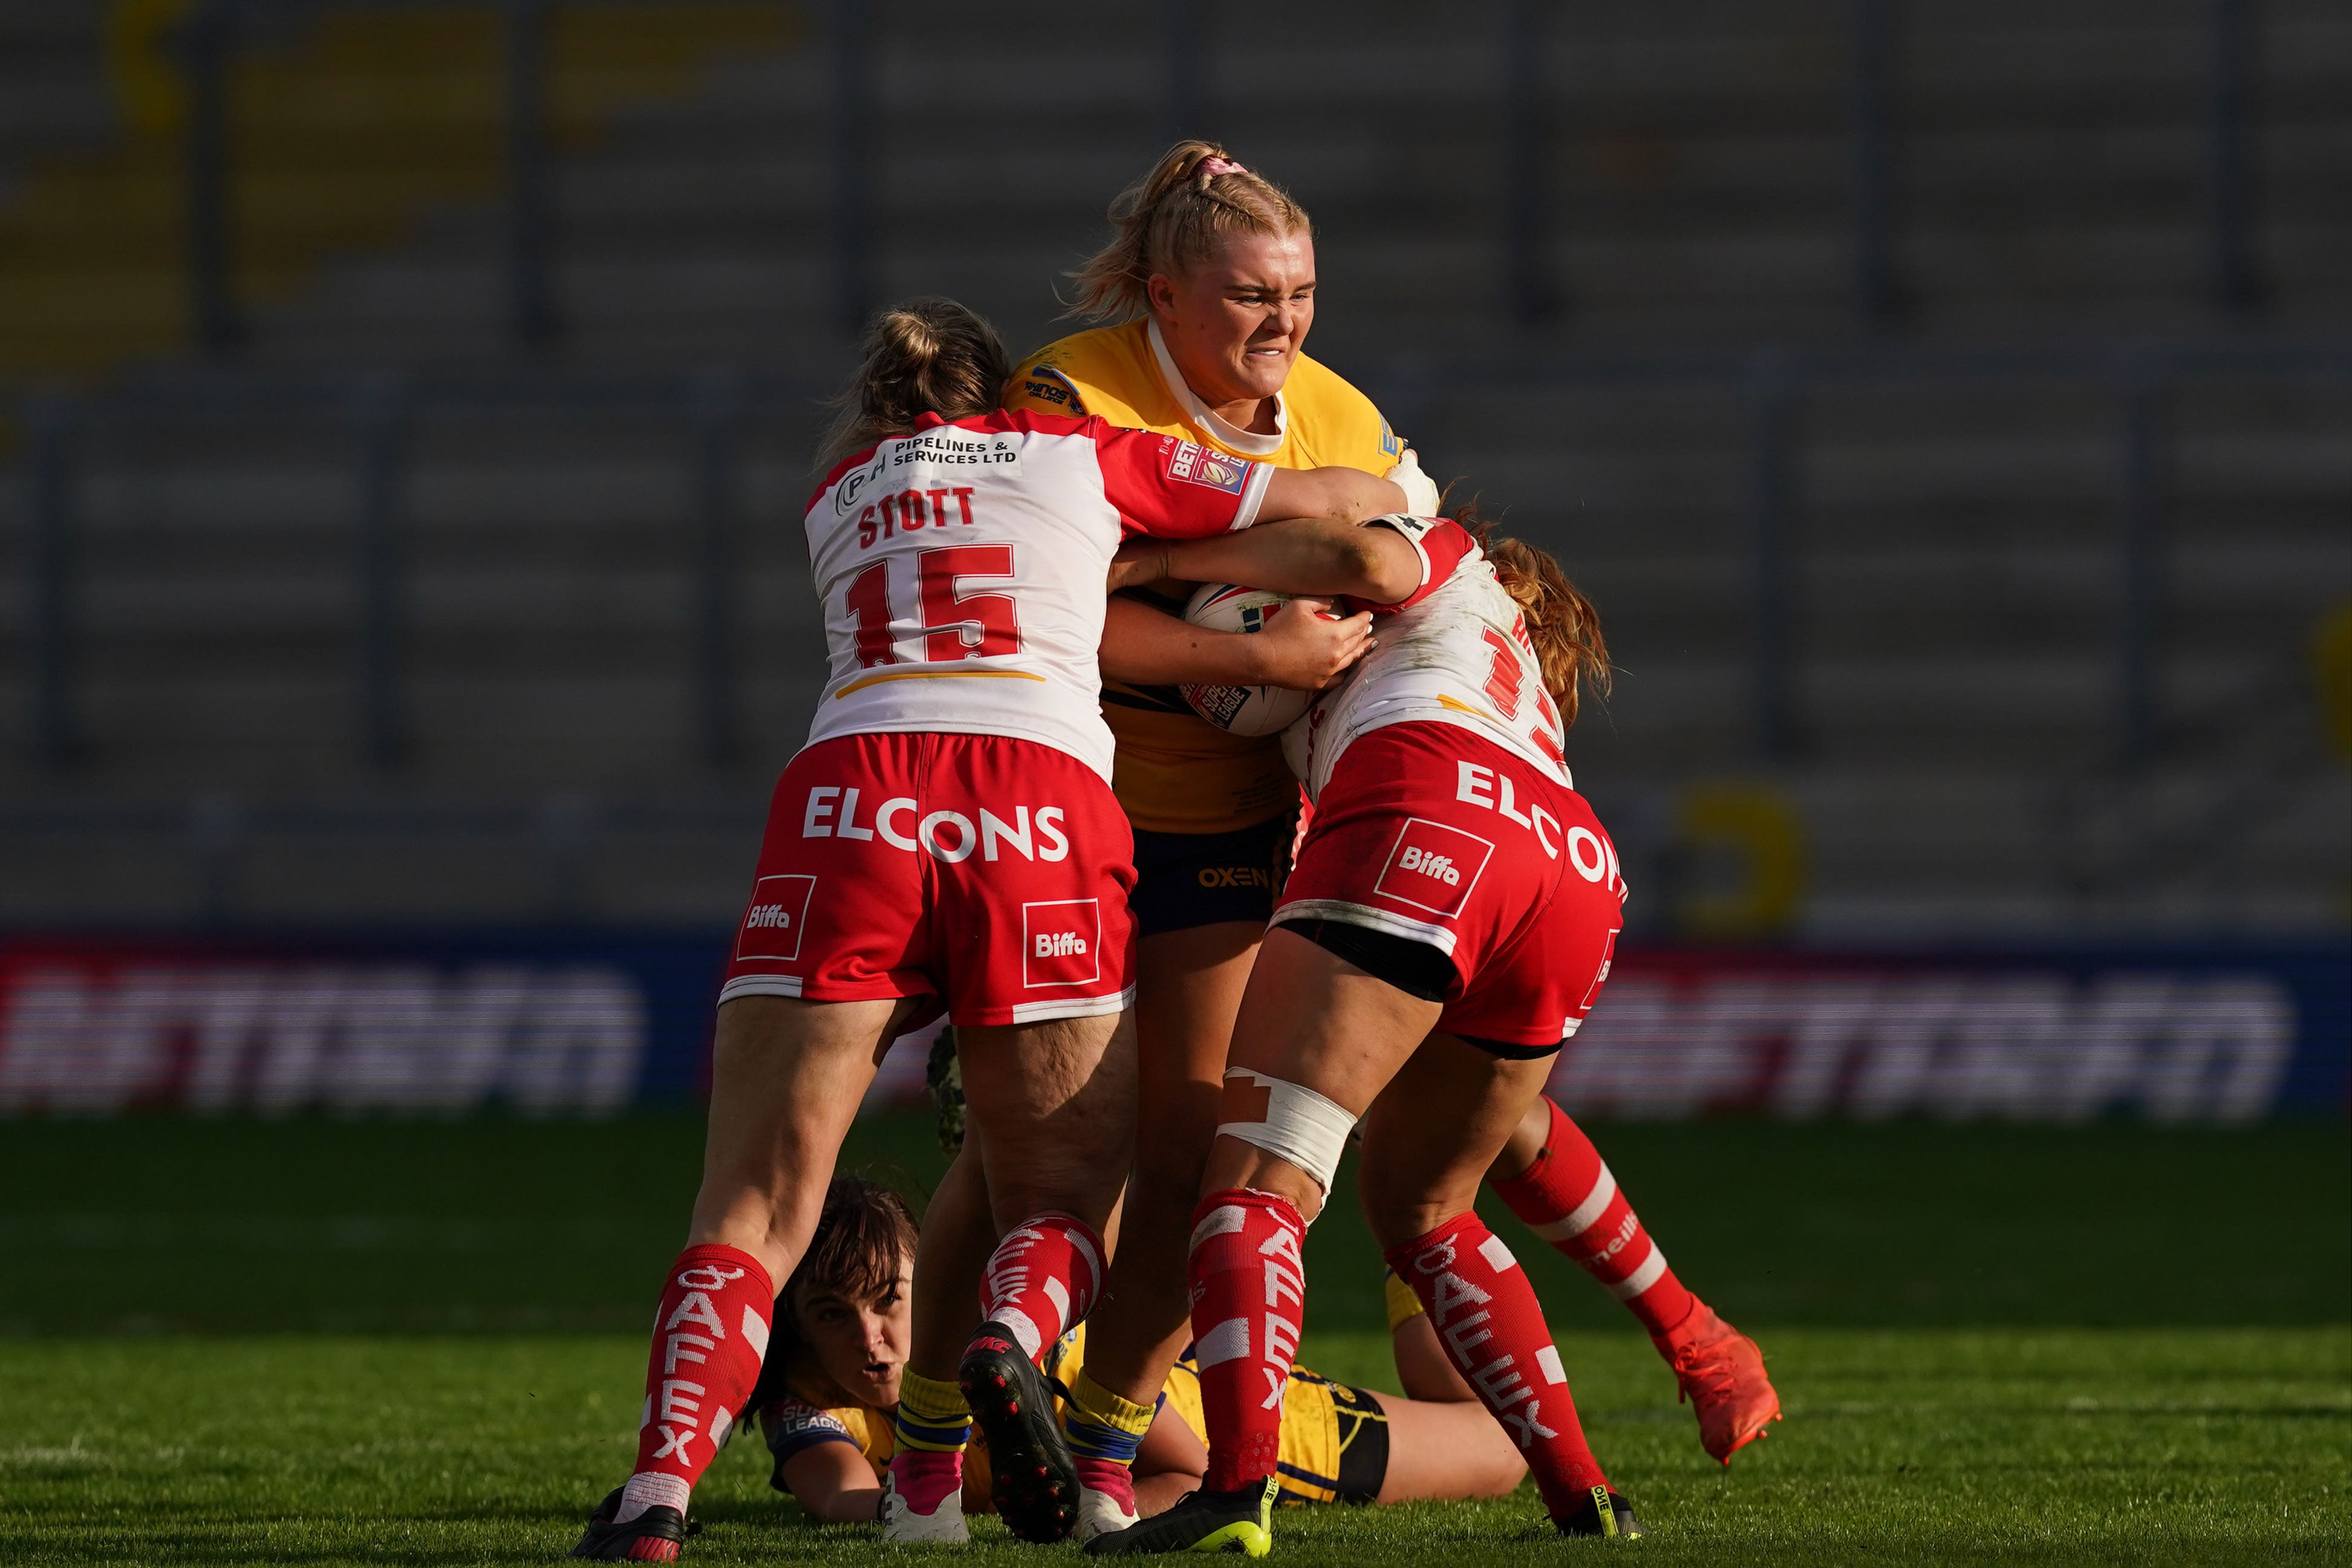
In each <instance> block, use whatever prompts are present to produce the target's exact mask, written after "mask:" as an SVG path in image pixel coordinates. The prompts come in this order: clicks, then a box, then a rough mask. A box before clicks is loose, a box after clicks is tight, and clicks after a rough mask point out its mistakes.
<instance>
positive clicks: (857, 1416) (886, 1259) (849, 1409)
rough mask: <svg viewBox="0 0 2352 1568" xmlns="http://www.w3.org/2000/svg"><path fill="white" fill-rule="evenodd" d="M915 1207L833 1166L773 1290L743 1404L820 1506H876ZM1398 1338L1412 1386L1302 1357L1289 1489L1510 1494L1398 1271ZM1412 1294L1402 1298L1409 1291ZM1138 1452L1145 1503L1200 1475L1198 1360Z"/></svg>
mask: <svg viewBox="0 0 2352 1568" xmlns="http://www.w3.org/2000/svg"><path fill="white" fill-rule="evenodd" d="M914 1261H915V1220H914V1216H913V1214H912V1213H911V1212H910V1211H909V1210H908V1207H907V1204H906V1200H905V1199H903V1198H901V1197H899V1196H898V1194H897V1193H894V1192H892V1191H890V1190H889V1189H888V1188H887V1187H884V1186H878V1185H877V1184H876V1183H873V1182H870V1181H866V1180H862V1179H860V1178H859V1177H856V1176H836V1177H835V1178H834V1181H833V1185H832V1186H830V1187H829V1188H828V1189H827V1191H826V1193H825V1200H824V1214H823V1216H822V1218H820V1219H819V1220H818V1222H817V1228H816V1234H815V1235H814V1236H813V1237H812V1238H810V1240H809V1245H808V1250H807V1252H806V1253H805V1254H804V1255H803V1258H802V1260H801V1262H800V1265H799V1266H798V1267H797V1268H796V1269H794V1270H793V1276H792V1278H791V1279H790V1280H789V1281H786V1282H785V1285H784V1289H783V1291H782V1293H781V1294H780V1295H778V1296H777V1298H776V1303H775V1332H774V1336H773V1337H772V1339H771V1340H770V1342H769V1348H768V1356H767V1361H766V1364H765V1365H764V1366H763V1367H762V1368H761V1374H760V1382H759V1386H758V1388H757V1389H756V1390H755V1391H754V1392H753V1394H752V1396H751V1403H750V1404H749V1405H748V1406H746V1407H745V1410H744V1416H745V1418H746V1419H747V1420H749V1419H753V1418H756V1420H757V1423H758V1426H759V1429H760V1431H761V1434H762V1435H763V1436H764V1437H765V1438H766V1440H767V1445H768V1449H769V1452H770V1454H771V1455H772V1457H773V1459H774V1469H772V1471H771V1473H770V1477H769V1479H770V1482H771V1484H772V1485H773V1486H774V1487H775V1489H776V1490H778V1491H781V1492H786V1493H789V1494H790V1495H792V1496H793V1497H794V1498H796V1499H797V1500H799V1502H800V1505H801V1508H802V1509H803V1511H805V1512H806V1513H807V1514H808V1515H809V1516H810V1517H811V1518H812V1519H815V1520H819V1521H826V1522H833V1523H851V1524H855V1523H866V1522H870V1521H873V1520H874V1519H875V1518H876V1517H877V1514H878V1512H879V1510H880V1507H881V1504H882V1500H883V1496H884V1480H883V1478H884V1476H885V1475H886V1474H887V1467H888V1464H889V1461H890V1458H891V1455H892V1451H893V1448H894V1446H895V1431H894V1425H893V1409H892V1407H893V1406H896V1405H897V1404H898V1385H899V1381H900V1378H901V1376H902V1375H903V1372H904V1369H905V1365H906V1361H907V1353H908V1335H909V1332H910V1325H909V1322H908V1320H909V1317H910V1315H911V1314H910V1312H909V1306H908V1303H909V1300H910V1295H911V1291H912V1276H913V1271H914ZM1390 1284H1391V1291H1390V1295H1391V1309H1390V1315H1391V1320H1392V1322H1391V1330H1392V1333H1391V1338H1392V1342H1393V1348H1394V1352H1395V1356H1396V1368H1397V1374H1398V1377H1399V1380H1400V1381H1401V1382H1402V1384H1403V1385H1404V1386H1405V1387H1406V1388H1408V1389H1414V1390H1417V1391H1419V1396H1418V1397H1412V1398H1407V1397H1404V1396H1398V1395H1393V1394H1382V1393H1379V1392H1377V1391H1374V1390H1370V1389H1362V1388H1353V1387H1349V1385H1345V1384H1339V1383H1334V1382H1332V1381H1331V1380H1329V1379H1328V1378H1325V1377H1321V1376H1319V1375H1317V1374H1315V1373H1314V1372H1312V1371H1310V1370H1309V1369H1307V1367H1304V1366H1299V1365H1296V1364H1294V1365H1293V1366H1292V1367H1291V1369H1290V1378H1289V1382H1288V1384H1287V1387H1288V1389H1289V1396H1288V1398H1287V1399H1286V1402H1285V1405H1284V1407H1283V1426H1282V1436H1281V1444H1280V1447H1281V1454H1282V1467H1283V1468H1282V1471H1281V1474H1282V1476H1283V1478H1284V1479H1283V1500H1284V1501H1285V1502H1296V1503H1313V1502H1334V1501H1339V1502H1376V1501H1377V1502H1402V1501H1407V1500H1414V1499H1432V1498H1467V1497H1499V1496H1502V1495H1504V1494H1506V1493H1507V1492H1509V1491H1510V1490H1512V1489H1513V1488H1514V1487H1516V1486H1517V1485H1518V1483H1519V1480H1520V1479H1521V1478H1522V1477H1523V1476H1525V1475H1526V1473H1527V1467H1526V1466H1525V1465H1524V1464H1522V1463H1521V1462H1520V1459H1519V1456H1518V1452H1517V1449H1516V1448H1513V1447H1512V1446H1511V1444H1510V1443H1509V1441H1508V1440H1507V1439H1506V1438H1505V1437H1503V1435H1502V1433H1501V1432H1500V1431H1499V1430H1498V1429H1497V1428H1496V1426H1495V1424H1494V1422H1492V1421H1491V1420H1489V1419H1487V1417H1486V1412H1485V1411H1484V1410H1483V1409H1481V1408H1479V1406H1478V1405H1477V1402H1476V1398H1475V1396H1474V1395H1473V1394H1472V1393H1471V1392H1470V1390H1469V1389H1468V1388H1467V1387H1466V1386H1465V1385H1463V1383H1462V1380H1461V1379H1460V1377H1459V1376H1458V1375H1455V1373H1454V1369H1453V1367H1452V1366H1450V1365H1449V1364H1447V1363H1446V1360H1445V1354H1444V1351H1442V1350H1441V1349H1439V1348H1438V1343H1437V1336H1436V1334H1435V1333H1433V1331H1432V1330H1431V1328H1430V1326H1429V1320H1428V1318H1427V1317H1426V1316H1425V1315H1423V1312H1422V1310H1421V1304H1420V1302H1419V1301H1415V1300H1414V1299H1413V1298H1412V1294H1411V1292H1409V1291H1401V1290H1400V1289H1398V1288H1397V1287H1396V1283H1395V1281H1393V1279H1391V1281H1390ZM1400 1298H1401V1300H1400ZM1086 1333H1087V1331H1086V1328H1085V1326H1084V1325H1080V1326H1079V1327H1077V1328H1074V1329H1072V1330H1070V1331H1069V1332H1068V1333H1065V1334H1064V1335H1063V1336H1062V1337H1061V1338H1060V1339H1059V1340H1057V1341H1055V1343H1054V1346H1053V1347H1052V1349H1050V1350H1049V1351H1047V1352H1046V1354H1045V1373H1046V1375H1047V1376H1048V1377H1049V1378H1050V1379H1051V1380H1052V1381H1053V1382H1054V1384H1055V1385H1056V1389H1057V1391H1058V1389H1059V1388H1060V1387H1063V1386H1066V1385H1067V1384H1068V1383H1069V1382H1070V1381H1071V1379H1073V1378H1074V1377H1076V1375H1077V1374H1078V1373H1079V1371H1080V1369H1081V1368H1082V1367H1083V1366H1084V1364H1085V1358H1086ZM1164 1393H1165V1397H1164V1399H1163V1400H1161V1401H1160V1409H1159V1412H1158V1414H1157V1415H1156V1416H1155V1417H1154V1418H1153V1421H1152V1423H1151V1428H1150V1431H1149V1432H1148V1433H1147V1434H1146V1435H1145V1437H1144V1439H1143V1446H1142V1451H1141V1453H1140V1454H1139V1455H1138V1457H1137V1460H1136V1490H1137V1494H1138V1497H1139V1500H1140V1501H1141V1503H1142V1505H1143V1509H1144V1511H1145V1512H1146V1513H1147V1514H1150V1513H1158V1512H1160V1511H1163V1510H1165V1509H1167V1508H1169V1507H1171V1505H1173V1504H1174V1502H1175V1501H1176V1500H1177V1499H1178V1498H1180V1497H1181V1496H1182V1495H1183V1494H1184V1493H1186V1492H1189V1491H1192V1490H1195V1489H1197V1488H1198V1487H1199V1486H1200V1484H1201V1476H1202V1470H1203V1469H1205V1468H1206V1466H1207V1463H1208V1454H1207V1450H1206V1449H1205V1448H1203V1447H1202V1443H1203V1441H1204V1437H1203V1434H1204V1432H1205V1430H1206V1428H1205V1427H1203V1425H1202V1416H1201V1395H1200V1375H1199V1372H1198V1369H1197V1368H1196V1367H1195V1366H1194V1365H1193V1364H1192V1358H1191V1357H1189V1356H1187V1357H1185V1358H1183V1359H1181V1360H1180V1361H1179V1362H1178V1363H1177V1364H1176V1366H1175V1368H1174V1370H1172V1371H1171V1373H1170V1374H1169V1375H1168V1378H1167V1381H1166V1384H1165V1385H1164ZM972 1461H973V1462H972V1463H971V1466H970V1467H969V1469H967V1472H966V1474H965V1477H964V1485H963V1495H962V1499H961V1507H962V1509H963V1510H964V1511H986V1510H987V1508H988V1507H989V1487H988V1481H987V1473H988V1466H987V1462H986V1458H985V1454H984V1451H983V1450H980V1449H975V1450H974V1451H973V1454H972Z"/></svg>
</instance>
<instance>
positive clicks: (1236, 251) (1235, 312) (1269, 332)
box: [1150, 229, 1315, 407]
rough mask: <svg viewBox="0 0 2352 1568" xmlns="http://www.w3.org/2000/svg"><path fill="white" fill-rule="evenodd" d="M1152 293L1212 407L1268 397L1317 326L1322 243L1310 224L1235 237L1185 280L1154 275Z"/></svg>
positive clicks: (1182, 363) (1175, 351)
mask: <svg viewBox="0 0 2352 1568" xmlns="http://www.w3.org/2000/svg"><path fill="white" fill-rule="evenodd" d="M1150 297H1151V308H1152V314H1153V315H1155V316H1156V317H1158V318H1159V320H1160V336H1161V337H1163V338H1165V339H1166V340H1167V341H1168V352H1169V355H1170V357H1171V358H1172V359H1174V360H1175V361H1176V368H1177V369H1178V370H1179V371H1182V372H1183V375H1184V380H1185V382H1187V383H1188V384H1190V385H1191V387H1192V392H1193V395H1195V396H1196V397H1198V398H1200V399H1201V401H1202V402H1205V403H1208V404H1210V405H1211V406H1212V407H1216V406H1219V405H1222V404H1225V403H1233V402H1242V401H1244V399H1249V398H1269V397H1272V396H1274V395H1275V394H1276V392H1280V391H1281V390H1282V383H1283V382H1286V381H1287V380H1289V379H1290V367H1291V365H1292V364H1293V363H1295V362H1296V361H1297V359H1298V350H1299V349H1300V348H1301V347H1302V346H1303V345H1304V344H1305V343H1306V341H1307V329H1308V328H1310V327H1312V326H1313V325H1314V324H1315V241H1314V239H1313V237H1312V236H1311V235H1308V234H1307V232H1306V231H1305V230H1304V229H1295V230H1293V231H1292V232H1290V233H1289V234H1285V235H1234V236H1232V237H1230V238H1228V239H1226V240H1225V241H1224V243H1223V245H1222V246H1220V247H1219V248H1218V250H1217V253H1216V254H1215V255H1214V256H1211V257H1210V258H1209V259H1208V260H1207V261H1204V262H1202V264H1201V265H1200V266H1199V267H1195V268H1194V269H1193V270H1192V271H1191V272H1189V273H1186V274H1185V275H1184V276H1182V277H1169V276H1168V275H1166V274H1164V273H1154V274H1153V275H1152V277H1151V281H1150Z"/></svg>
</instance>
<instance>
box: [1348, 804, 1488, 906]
mask: <svg viewBox="0 0 2352 1568" xmlns="http://www.w3.org/2000/svg"><path fill="white" fill-rule="evenodd" d="M1494 852H1495V846H1494V845H1493V844H1492V843H1491V842H1489V841H1487V840H1485V839H1482V838H1480V837H1479V836H1478V835H1477V834H1475V833H1465V832H1464V831H1462V830H1461V829H1459V828H1449V827H1447V826H1446V825H1445V824H1444V823H1443V822H1433V821H1428V820H1427V819H1426V818H1423V817H1414V818H1412V819H1410V820H1409V821H1406V823H1405V825H1404V829H1403V831H1401V832H1399V833H1398V834H1397V841H1396V847H1395V848H1394V849H1392V850H1391V851H1390V852H1389V862H1388V864H1387V865H1386V866H1384V867H1382V868H1381V879H1380V881H1379V882H1378V883H1374V884H1373V888H1372V891H1373V892H1375V893H1378V894H1382V895H1383V896H1385V897H1389V898H1393V899H1395V900H1396V901H1397V902H1398V903H1400V904H1412V906H1413V907H1414V908H1416V909H1426V910H1428V911H1430V912H1431V913H1433V914H1435V915H1444V916H1445V917H1447V918H1448V919H1451V918H1452V917H1453V916H1454V915H1459V914H1461V913H1462V906H1463V904H1465V902H1467V901H1468V899H1469V897H1470V890H1471V889H1472V888H1474V887H1475V886H1477V885H1478V876H1479V873H1482V872H1484V871H1485V870H1486V862H1487V860H1488V858H1489V857H1491V856H1492V855H1493V854H1494Z"/></svg>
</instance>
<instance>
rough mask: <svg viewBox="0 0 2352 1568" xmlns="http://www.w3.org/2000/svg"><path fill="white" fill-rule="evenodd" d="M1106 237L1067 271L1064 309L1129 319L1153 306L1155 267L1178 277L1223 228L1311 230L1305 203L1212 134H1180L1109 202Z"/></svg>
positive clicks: (1208, 251)
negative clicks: (1069, 295) (1069, 286)
mask: <svg viewBox="0 0 2352 1568" xmlns="http://www.w3.org/2000/svg"><path fill="white" fill-rule="evenodd" d="M1110 222H1111V229H1112V234H1111V241H1110V243H1109V244H1108V245H1107V246H1103V248H1102V249H1101V250H1100V251H1098V252H1097V253H1096V254H1095V256H1093V258H1092V259H1091V260H1089V261H1088V262H1087V264H1086V265H1085V266H1084V267H1079V268H1078V269H1077V270H1076V271H1075V272H1073V273H1071V274H1070V275H1069V276H1070V277H1071V278H1072V279H1073V280H1075V281H1076V284H1077V295H1076V298H1074V299H1072V300H1071V301H1070V308H1069V309H1068V310H1067V311H1066V314H1067V315H1070V316H1075V317H1078V318H1080V319H1087V320H1096V321H1113V322H1116V321H1129V320H1132V319H1135V318H1136V317H1138V316H1141V315H1143V314H1145V313H1146V312H1148V311H1149V310H1150V308H1151V301H1150V295H1149V294H1148V293H1147V292H1146V287H1147V285H1149V284H1150V281H1151V275H1152V274H1153V273H1155V272H1158V273H1165V274H1167V275H1168V276H1170V277H1178V276H1181V274H1183V273H1186V272H1189V271H1191V270H1192V268H1193V267H1197V266H1199V265H1200V264H1201V263H1202V262H1204V261H1206V260H1208V259H1209V258H1210V257H1211V256H1214V255H1215V254H1216V250H1217V246H1218V245H1219V244H1220V243H1221V242H1222V241H1223V239H1224V238H1225V236H1226V235H1286V234H1308V235H1311V234H1313V233H1314V232H1315V225H1314V223H1313V222H1312V221H1311V220H1310V219H1309V218H1308V217H1307V209H1306V208H1304V207H1302V206H1300V205H1299V204H1297V202H1295V201H1293V200H1291V197H1290V193H1289V192H1287V191H1285V190H1284V189H1283V188H1282V187H1281V186H1279V185H1277V184H1276V183H1274V182H1273V181H1271V180H1269V179H1267V178H1266V177H1265V175H1263V174H1260V173H1256V172H1254V171H1252V170H1248V169H1244V168H1243V167H1242V166H1241V165H1240V164H1239V163H1236V162H1234V160H1233V159H1232V158H1230V157H1228V156H1227V155H1226V153H1225V150H1224V149H1223V147H1220V146H1218V145H1217V144H1216V143H1215V142H1213V141H1179V142H1178V143H1176V145H1175V146H1173V147H1171V148H1170V149H1169V150H1168V151H1167V152H1164V153H1162V154H1160V162H1157V163H1155V164H1153V165H1152V167H1151V172H1150V173H1148V174H1146V175H1145V176H1144V177H1143V178H1142V179H1140V180H1139V181H1137V182H1136V183H1134V184H1132V185H1129V187H1128V188H1127V189H1126V190H1124V191H1121V192H1120V193H1118V196H1117V197H1116V198H1114V199H1113V200H1112V202H1111V204H1110Z"/></svg>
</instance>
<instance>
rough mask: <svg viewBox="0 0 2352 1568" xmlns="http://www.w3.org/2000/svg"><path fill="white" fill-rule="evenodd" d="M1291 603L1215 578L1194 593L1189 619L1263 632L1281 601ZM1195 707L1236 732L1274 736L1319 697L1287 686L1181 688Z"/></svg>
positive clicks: (1214, 627)
mask: <svg viewBox="0 0 2352 1568" xmlns="http://www.w3.org/2000/svg"><path fill="white" fill-rule="evenodd" d="M1288 602H1290V596H1289V595H1288V594H1286V593H1269V592H1268V591H1265V589H1262V588H1234V587H1231V586H1229V585H1226V584H1223V583H1211V584H1209V585H1208V586H1207V587H1204V588H1202V590H1201V591H1199V592H1197V593H1195V594H1193V595H1192V602H1191V603H1189V604H1187V605H1186V606H1185V607H1184V619H1185V620H1186V621H1188V622H1192V624H1193V625H1195V626H1200V627H1203V628H1205V629H1207V630H1209V631H1211V632H1258V631H1262V630H1264V629H1265V618H1266V616H1267V615H1269V614H1271V613H1272V612H1273V611H1274V610H1275V608H1276V606H1278V605H1283V604H1287V603H1288ZM1178 689H1179V690H1180V691H1181V692H1182V693H1183V695H1184V700H1185V701H1186V702H1187V703H1189V704H1191V705H1192V711H1193V712H1194V713H1197V714H1199V715H1200V716H1202V718H1205V719H1207V720H1208V721H1209V722H1210V723H1211V724H1213V725H1215V726H1216V727H1218V728H1219V729H1222V730H1224V731H1226V732H1227V733H1229V734H1233V735H1247V736H1260V735H1273V734H1276V733H1277V732H1278V731H1281V730H1284V729H1286V728H1288V727H1290V726H1291V725H1292V724H1293V723H1294V722H1296V721H1297V718H1298V716H1300V715H1301V714H1303V713H1305V712H1306V711H1307V705H1308V704H1310V703H1312V702H1313V701H1314V700H1315V698H1314V695H1313V694H1311V693H1308V692H1295V691H1292V690H1291V689H1290V688H1289V687H1287V686H1206V685H1193V686H1182V687H1179V688H1178Z"/></svg>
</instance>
